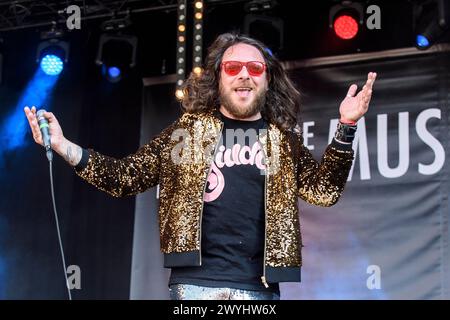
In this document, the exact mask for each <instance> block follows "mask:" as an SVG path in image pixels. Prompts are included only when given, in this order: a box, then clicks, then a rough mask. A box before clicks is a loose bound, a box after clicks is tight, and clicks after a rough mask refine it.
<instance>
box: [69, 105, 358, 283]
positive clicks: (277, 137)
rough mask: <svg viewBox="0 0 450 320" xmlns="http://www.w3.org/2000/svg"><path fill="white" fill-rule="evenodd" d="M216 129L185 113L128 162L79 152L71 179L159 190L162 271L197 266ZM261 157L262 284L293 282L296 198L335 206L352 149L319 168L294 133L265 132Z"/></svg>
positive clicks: (118, 190)
mask: <svg viewBox="0 0 450 320" xmlns="http://www.w3.org/2000/svg"><path fill="white" fill-rule="evenodd" d="M222 126H223V122H222V120H221V118H220V114H219V112H218V111H217V110H215V111H208V112H203V113H185V114H183V115H182V116H181V117H180V118H178V120H176V121H175V122H174V123H172V124H171V125H170V126H169V127H167V128H166V129H164V130H163V131H162V132H161V133H160V134H159V135H157V136H156V137H154V138H153V139H152V140H151V141H150V142H149V143H147V144H146V145H144V146H142V147H141V148H140V149H139V150H138V151H137V152H136V153H135V154H132V155H129V156H127V157H125V158H123V159H120V160H118V159H114V158H111V157H107V156H104V155H101V154H100V153H98V152H96V151H94V150H92V149H89V150H83V157H82V160H81V162H80V164H79V165H78V166H77V167H76V168H75V170H76V172H77V174H78V175H79V176H80V177H82V178H83V179H85V180H86V181H88V182H89V183H91V184H93V185H94V186H95V187H97V188H99V189H101V190H103V191H106V192H107V193H109V194H111V195H113V196H115V197H122V196H127V195H135V194H137V193H139V192H143V191H145V190H147V189H148V188H150V187H153V186H155V185H157V184H159V187H160V188H159V232H160V243H161V251H162V252H163V253H164V262H165V266H166V267H177V266H200V265H201V263H202V251H201V250H202V248H201V235H202V228H201V225H202V214H203V194H204V191H205V187H206V180H207V177H208V174H209V170H210V167H211V163H212V160H213V156H214V153H215V147H216V146H217V144H218V143H219V140H220V136H221V131H222ZM258 139H259V141H260V143H261V147H262V150H263V151H264V155H265V160H266V161H265V163H266V172H265V198H264V202H265V221H266V222H265V241H264V243H265V246H264V265H263V274H262V275H261V279H262V281H263V283H264V284H267V282H286V281H289V282H291V281H300V267H301V261H302V260H301V247H302V240H301V234H300V224H299V212H298V197H300V198H302V199H303V200H305V201H306V202H308V203H311V204H315V205H319V206H331V205H333V204H334V203H336V201H337V200H338V198H339V196H340V195H341V193H342V191H343V189H344V185H345V183H346V180H347V176H348V173H349V171H350V168H351V165H352V161H353V150H352V148H351V145H346V144H342V143H339V142H337V141H336V140H333V141H332V143H331V144H330V145H329V146H328V147H327V149H326V151H325V153H324V155H323V157H322V160H321V162H320V163H318V162H317V161H315V160H314V159H313V157H312V155H311V154H310V152H309V150H308V149H307V148H306V147H305V146H304V145H303V138H302V135H301V132H300V130H298V129H293V130H291V131H287V130H280V129H279V128H278V127H277V126H275V125H274V124H267V126H266V130H264V131H263V133H262V134H259V135H258Z"/></svg>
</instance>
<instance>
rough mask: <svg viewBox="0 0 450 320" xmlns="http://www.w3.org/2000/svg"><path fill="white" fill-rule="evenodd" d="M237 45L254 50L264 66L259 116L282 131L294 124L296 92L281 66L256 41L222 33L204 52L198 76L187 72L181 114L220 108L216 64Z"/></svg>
mask: <svg viewBox="0 0 450 320" xmlns="http://www.w3.org/2000/svg"><path fill="white" fill-rule="evenodd" d="M238 43H245V44H248V45H251V46H254V47H255V48H257V49H258V50H259V51H260V52H261V54H262V55H263V57H264V60H265V62H266V65H267V74H268V81H269V86H268V87H269V90H268V91H267V93H266V103H265V106H264V107H263V108H262V110H261V115H262V117H263V118H264V119H266V120H267V121H269V122H271V123H274V124H275V125H277V126H278V127H279V128H280V129H282V130H287V129H292V128H294V127H295V126H296V125H297V117H298V114H299V111H300V93H299V91H298V90H297V89H296V88H295V86H294V84H293V83H292V81H291V80H290V79H289V77H288V76H287V74H286V72H285V71H284V69H283V67H282V65H281V63H280V62H279V61H278V60H277V59H276V58H275V57H274V56H273V55H272V54H271V53H270V51H269V50H268V49H267V48H266V46H264V44H263V43H261V42H260V41H258V40H255V39H252V38H250V37H247V36H243V35H238V34H232V33H224V34H222V35H220V36H219V37H217V39H216V40H215V41H214V43H213V44H212V45H211V46H210V47H209V49H208V55H207V57H206V60H205V65H204V71H203V73H202V74H201V75H200V76H197V75H196V74H194V73H191V75H190V76H189V78H188V79H187V80H186V82H185V84H184V86H183V90H184V93H185V94H184V97H183V99H182V101H181V102H182V109H183V111H184V112H201V111H206V110H210V109H212V108H218V107H219V106H220V93H219V80H220V64H221V62H222V57H223V55H224V53H225V51H226V50H227V49H228V48H229V47H231V46H233V45H236V44H238Z"/></svg>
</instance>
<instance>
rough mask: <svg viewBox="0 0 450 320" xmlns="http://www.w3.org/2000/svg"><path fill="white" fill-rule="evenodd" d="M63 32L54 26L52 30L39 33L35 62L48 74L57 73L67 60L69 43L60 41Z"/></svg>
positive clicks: (55, 74) (61, 69)
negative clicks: (39, 40) (39, 38)
mask: <svg viewBox="0 0 450 320" xmlns="http://www.w3.org/2000/svg"><path fill="white" fill-rule="evenodd" d="M62 37H63V32H62V31H60V30H57V29H56V27H55V26H54V27H53V28H52V30H50V31H47V32H43V33H41V39H42V40H44V41H42V42H41V43H39V45H38V48H37V52H36V62H37V63H38V64H39V66H40V68H41V70H42V71H43V72H44V73H45V74H47V75H49V76H57V75H59V74H60V73H61V72H62V71H63V69H64V64H66V63H67V61H68V54H69V43H68V42H66V41H62Z"/></svg>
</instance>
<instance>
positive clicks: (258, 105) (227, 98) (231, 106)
mask: <svg viewBox="0 0 450 320" xmlns="http://www.w3.org/2000/svg"><path fill="white" fill-rule="evenodd" d="M231 94H232V93H228V94H227V93H225V92H223V89H222V88H220V103H221V105H222V106H223V107H224V108H225V109H226V110H227V111H228V112H229V113H230V114H231V115H233V116H234V117H235V118H238V119H245V118H249V117H252V116H254V115H256V114H257V113H258V112H261V110H263V108H264V105H265V104H266V92H265V90H262V91H261V92H259V93H258V94H257V95H256V96H255V99H254V100H253V102H252V103H251V104H250V105H249V106H248V107H241V106H238V105H236V104H235V103H233V100H232V98H231Z"/></svg>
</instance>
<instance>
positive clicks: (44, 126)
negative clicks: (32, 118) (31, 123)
mask: <svg viewBox="0 0 450 320" xmlns="http://www.w3.org/2000/svg"><path fill="white" fill-rule="evenodd" d="M45 112H46V111H45V110H44V109H41V110H39V111H38V112H37V113H36V116H37V121H38V124H39V129H41V134H42V141H43V142H44V148H45V151H46V154H47V159H48V161H52V160H53V152H52V144H51V141H50V132H49V130H48V129H49V126H48V120H47V119H46V118H45V117H44V113H45Z"/></svg>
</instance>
